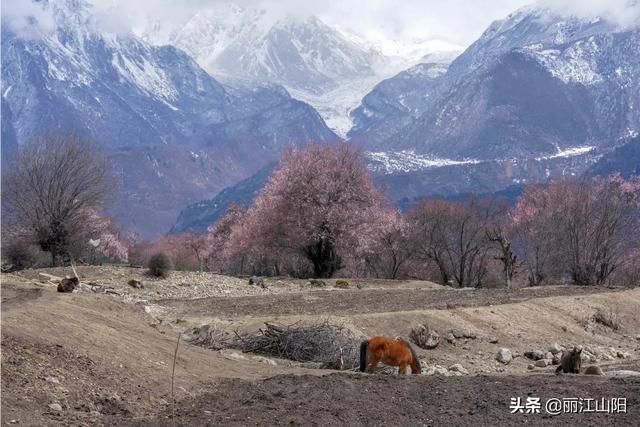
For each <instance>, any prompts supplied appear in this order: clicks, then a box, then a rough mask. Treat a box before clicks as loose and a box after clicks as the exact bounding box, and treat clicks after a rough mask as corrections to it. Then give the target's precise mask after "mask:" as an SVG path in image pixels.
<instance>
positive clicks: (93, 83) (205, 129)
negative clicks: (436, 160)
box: [1, 0, 337, 236]
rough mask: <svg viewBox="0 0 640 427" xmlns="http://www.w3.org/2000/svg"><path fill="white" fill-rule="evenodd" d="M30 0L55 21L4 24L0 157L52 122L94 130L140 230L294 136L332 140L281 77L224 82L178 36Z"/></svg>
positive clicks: (243, 172)
mask: <svg viewBox="0 0 640 427" xmlns="http://www.w3.org/2000/svg"><path fill="white" fill-rule="evenodd" d="M35 4H36V5H37V6H38V7H40V8H42V10H43V11H46V12H47V13H49V14H50V17H51V19H52V21H53V23H54V24H55V25H53V27H52V28H50V29H48V30H47V31H41V30H40V29H39V28H38V27H37V24H38V23H37V22H35V21H34V22H33V26H34V27H33V28H32V30H33V31H30V32H29V34H24V32H16V31H13V29H12V27H11V25H5V23H4V22H3V26H2V89H1V90H2V125H3V126H2V127H3V141H2V144H3V161H5V160H6V159H5V153H4V152H5V148H9V147H11V146H12V145H10V141H12V140H15V142H16V143H22V142H24V141H26V140H28V139H29V138H31V137H33V136H35V135H38V134H40V133H42V132H44V131H46V130H50V129H55V130H58V131H60V132H77V133H80V134H82V135H86V136H88V137H90V138H92V139H93V140H95V141H97V142H98V143H100V144H101V145H103V146H104V147H105V148H106V150H107V153H108V154H109V155H110V156H112V157H113V158H114V159H115V160H116V161H115V162H114V163H115V164H116V165H117V167H116V170H115V173H116V175H117V176H118V178H119V181H120V182H119V184H120V190H121V192H122V193H123V196H122V197H121V198H120V200H118V202H117V203H116V206H115V207H114V212H115V214H116V216H117V218H118V219H119V220H120V221H121V222H122V223H124V224H125V225H127V226H129V227H131V228H133V229H135V230H137V231H140V232H141V233H142V234H143V235H146V236H152V235H153V233H155V234H156V235H157V234H159V233H162V232H164V231H166V230H168V229H169V228H170V226H171V224H172V223H173V222H174V220H175V217H176V216H177V213H178V211H179V210H180V208H181V207H182V206H183V205H186V204H188V203H190V202H193V201H196V200H200V199H202V198H205V197H211V196H212V195H213V194H216V193H217V192H218V191H219V190H221V189H222V188H224V187H226V186H228V185H231V184H233V183H235V182H236V181H238V180H239V179H242V178H244V177H246V176H249V175H251V174H252V173H253V172H254V171H255V170H257V169H259V168H261V167H262V166H263V165H265V164H267V163H269V162H272V161H274V160H275V159H277V158H278V157H279V153H280V150H281V149H282V148H283V147H284V146H285V145H287V144H290V143H292V142H293V143H296V142H298V143H304V142H307V141H309V140H316V141H320V142H323V141H336V140H337V136H336V135H335V134H334V133H333V132H331V131H330V130H329V129H328V128H327V126H326V125H325V123H324V122H323V120H322V118H321V117H320V116H319V115H318V113H317V112H316V111H315V110H314V109H313V108H312V107H310V106H309V105H307V104H305V103H303V102H301V101H298V100H295V99H293V98H291V96H290V95H289V93H288V92H287V91H286V90H285V89H284V88H282V87H281V86H277V85H262V86H251V87H244V88H242V89H236V88H233V89H232V88H228V87H224V86H223V85H221V84H220V83H219V82H218V81H216V80H215V79H214V78H213V77H211V76H210V75H209V74H208V73H207V72H206V71H204V70H203V69H202V68H200V67H199V66H198V64H197V63H196V62H195V61H194V60H193V59H192V58H191V57H190V56H188V55H187V54H186V53H184V52H183V51H181V50H179V49H177V48H175V47H173V46H153V45H150V44H148V43H147V42H145V41H143V40H142V39H140V38H139V37H137V36H135V35H134V34H132V33H130V32H124V33H117V34H113V33H109V32H106V31H104V30H102V29H101V28H100V26H99V25H97V23H96V22H95V21H94V15H93V14H92V12H93V11H92V8H91V5H90V4H89V3H88V2H86V1H83V0H49V1H47V2H38V3H35ZM5 135H8V136H10V137H7V139H5Z"/></svg>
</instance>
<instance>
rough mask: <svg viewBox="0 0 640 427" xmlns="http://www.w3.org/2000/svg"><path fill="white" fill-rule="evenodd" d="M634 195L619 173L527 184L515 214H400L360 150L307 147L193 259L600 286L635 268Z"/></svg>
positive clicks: (320, 271) (490, 207)
mask: <svg viewBox="0 0 640 427" xmlns="http://www.w3.org/2000/svg"><path fill="white" fill-rule="evenodd" d="M639 194H640V181H639V180H638V179H637V178H634V179H631V180H628V181H625V180H624V179H622V178H621V177H620V176H617V175H616V176H611V177H608V178H594V179H590V178H584V179H581V180H574V181H555V182H552V183H550V184H549V185H544V186H543V185H539V186H530V187H528V188H527V189H526V191H525V192H524V194H523V195H522V197H521V198H520V199H519V201H518V203H517V204H516V205H515V206H513V207H510V206H508V205H507V204H506V203H505V202H503V201H499V200H490V199H480V198H477V197H471V198H469V199H468V200H466V201H464V202H451V201H446V200H442V199H437V198H434V199H428V200H425V201H423V202H422V203H421V204H419V205H418V206H416V207H414V208H413V209H412V210H411V211H410V212H408V213H407V214H401V213H400V212H399V211H398V210H397V209H395V208H393V207H391V206H390V205H389V204H388V202H387V201H386V200H385V198H384V197H383V196H382V195H381V193H380V192H379V191H378V190H377V189H376V187H375V186H374V184H373V182H372V179H371V177H370V175H369V173H368V172H367V170H366V167H365V164H364V162H363V160H362V158H361V157H360V155H359V154H358V152H357V151H356V150H354V149H353V148H352V147H350V146H349V145H347V144H338V145H329V146H326V145H325V146H323V145H315V144H311V145H309V146H307V147H305V148H294V149H291V150H289V151H288V152H287V153H286V154H285V155H284V157H283V159H282V162H281V164H280V166H279V168H278V169H277V170H276V171H275V172H274V173H273V174H272V176H271V177H270V179H269V181H268V183H267V185H266V187H265V188H264V189H263V191H262V193H261V194H260V196H259V197H258V198H257V199H256V201H255V202H254V203H253V204H252V205H251V206H249V207H248V208H246V209H245V208H242V207H238V206H234V207H232V208H231V209H230V210H229V211H228V212H227V214H226V215H224V216H223V217H222V218H220V220H219V221H217V222H216V223H215V224H213V225H212V226H211V227H210V228H209V232H208V234H207V236H206V237H205V238H204V240H201V241H200V243H201V245H202V248H201V253H200V254H199V255H198V259H200V261H199V262H200V265H204V266H205V268H208V269H212V270H216V271H221V272H231V273H235V274H263V275H293V276H300V277H311V276H313V277H331V276H333V275H335V274H336V273H338V274H340V275H343V276H373V277H383V278H401V277H417V278H428V279H431V280H436V281H438V282H440V283H444V284H450V285H453V286H460V287H476V286H487V285H491V284H502V285H504V286H507V287H509V286H511V284H512V281H514V279H516V278H520V282H527V283H528V284H529V285H540V284H545V283H557V282H559V281H570V282H573V283H576V284H581V285H592V284H594V285H597V284H603V283H606V282H607V281H610V280H611V279H612V278H616V280H622V279H620V277H621V276H616V275H615V274H614V273H617V272H621V271H627V272H628V271H629V268H630V267H631V266H633V265H634V264H633V262H632V261H633V260H637V254H638V252H639V247H640V245H639V244H638V242H639V240H638V235H637V229H638V225H639V222H638V221H639V212H640V210H639V200H640V199H639V197H638V196H639ZM181 238H182V239H186V237H181ZM187 240H188V239H187ZM183 246H186V245H183ZM194 253H195V252H194ZM634 254H636V255H634ZM634 257H635V258H634Z"/></svg>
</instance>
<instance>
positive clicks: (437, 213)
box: [409, 197, 491, 287]
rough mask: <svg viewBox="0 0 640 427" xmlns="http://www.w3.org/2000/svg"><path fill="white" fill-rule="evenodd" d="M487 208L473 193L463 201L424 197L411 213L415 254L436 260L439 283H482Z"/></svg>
mask: <svg viewBox="0 0 640 427" xmlns="http://www.w3.org/2000/svg"><path fill="white" fill-rule="evenodd" d="M490 212H491V210H490V209H488V208H487V206H486V205H485V204H484V203H483V202H481V201H479V200H478V199H476V198H474V197H472V198H471V199H470V200H469V201H467V202H465V203H452V202H446V201H443V200H427V201H425V202H423V203H422V204H421V205H420V206H418V207H417V208H416V209H415V210H414V211H413V212H412V213H411V214H410V218H409V221H410V224H411V228H412V233H411V240H412V241H413V244H414V247H415V248H416V254H417V255H418V256H420V257H421V258H422V259H423V260H424V261H426V262H433V263H435V265H436V266H437V268H438V270H439V272H440V279H441V281H442V283H444V284H454V283H455V284H457V285H458V286H461V287H477V286H481V285H482V284H483V281H484V278H485V276H486V273H487V253H488V251H489V244H488V240H487V238H486V226H487V220H488V215H489V214H490Z"/></svg>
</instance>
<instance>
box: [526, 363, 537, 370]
mask: <svg viewBox="0 0 640 427" xmlns="http://www.w3.org/2000/svg"><path fill="white" fill-rule="evenodd" d="M527 369H536V365H534V364H533V363H529V364H528V365H527Z"/></svg>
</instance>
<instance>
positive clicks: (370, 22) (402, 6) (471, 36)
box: [2, 0, 640, 45]
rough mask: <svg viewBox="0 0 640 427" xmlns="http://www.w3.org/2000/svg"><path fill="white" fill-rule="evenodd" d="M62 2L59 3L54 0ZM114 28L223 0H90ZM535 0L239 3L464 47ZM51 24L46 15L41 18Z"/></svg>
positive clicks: (633, 12) (603, 8) (621, 15)
mask: <svg viewBox="0 0 640 427" xmlns="http://www.w3.org/2000/svg"><path fill="white" fill-rule="evenodd" d="M51 1H60V0H51ZM88 1H90V2H91V3H93V4H94V5H95V8H96V10H97V11H98V12H99V13H100V15H101V16H102V21H103V23H104V24H105V25H107V26H108V27H110V28H111V29H114V30H118V29H127V30H128V29H131V28H140V27H142V26H143V25H144V24H145V23H146V22H148V21H149V20H150V19H152V20H158V21H160V22H161V23H162V24H163V26H164V25H166V26H169V27H170V26H172V25H177V24H179V23H181V22H184V21H186V19H188V17H189V16H191V15H192V14H193V13H195V11H197V10H199V9H203V8H207V7H210V6H214V7H215V6H216V5H220V4H223V3H230V2H229V1H223V0H144V1H143V0H140V1H138V0H88ZM535 1H536V0H331V1H330V0H308V1H307V0H271V1H269V0H236V1H233V2H231V3H235V4H239V5H243V6H249V7H256V6H257V7H260V8H263V9H265V10H267V11H268V13H269V14H270V15H271V16H272V17H273V18H274V19H278V18H281V17H283V16H286V15H295V16H300V17H304V16H307V15H312V14H313V15H317V16H319V17H320V18H321V19H323V20H324V21H325V22H327V23H329V24H334V25H338V26H340V27H342V28H344V29H346V30H349V31H351V32H354V33H356V34H359V35H361V36H363V37H365V38H380V37H389V38H396V39H412V38H419V39H431V38H439V39H444V40H447V41H450V42H454V43H457V44H460V45H468V44H470V43H471V42H473V41H474V40H475V39H476V38H477V37H478V36H479V35H480V34H481V33H482V31H484V29H485V28H486V27H487V26H488V25H489V24H490V23H491V22H492V21H494V20H496V19H501V18H504V17H505V16H506V15H508V14H509V13H510V12H513V11H515V10H516V9H518V8H519V7H522V6H524V5H527V4H531V3H533V2H535ZM537 2H538V3H542V4H543V5H545V6H547V7H551V8H553V9H554V10H556V11H558V12H562V13H565V14H574V15H579V16H595V15H600V16H603V15H604V16H607V17H609V18H611V19H613V20H616V21H618V22H620V23H622V24H625V25H628V24H637V23H638V22H639V21H640V0H537ZM33 10H34V7H33V6H32V5H31V4H29V1H28V0H3V1H2V15H3V23H6V22H7V19H8V20H10V21H11V22H12V23H13V24H14V25H19V22H20V20H21V19H24V15H26V14H32V13H34V12H33ZM41 19H42V20H43V21H45V22H44V24H46V17H44V16H43V17H41Z"/></svg>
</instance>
